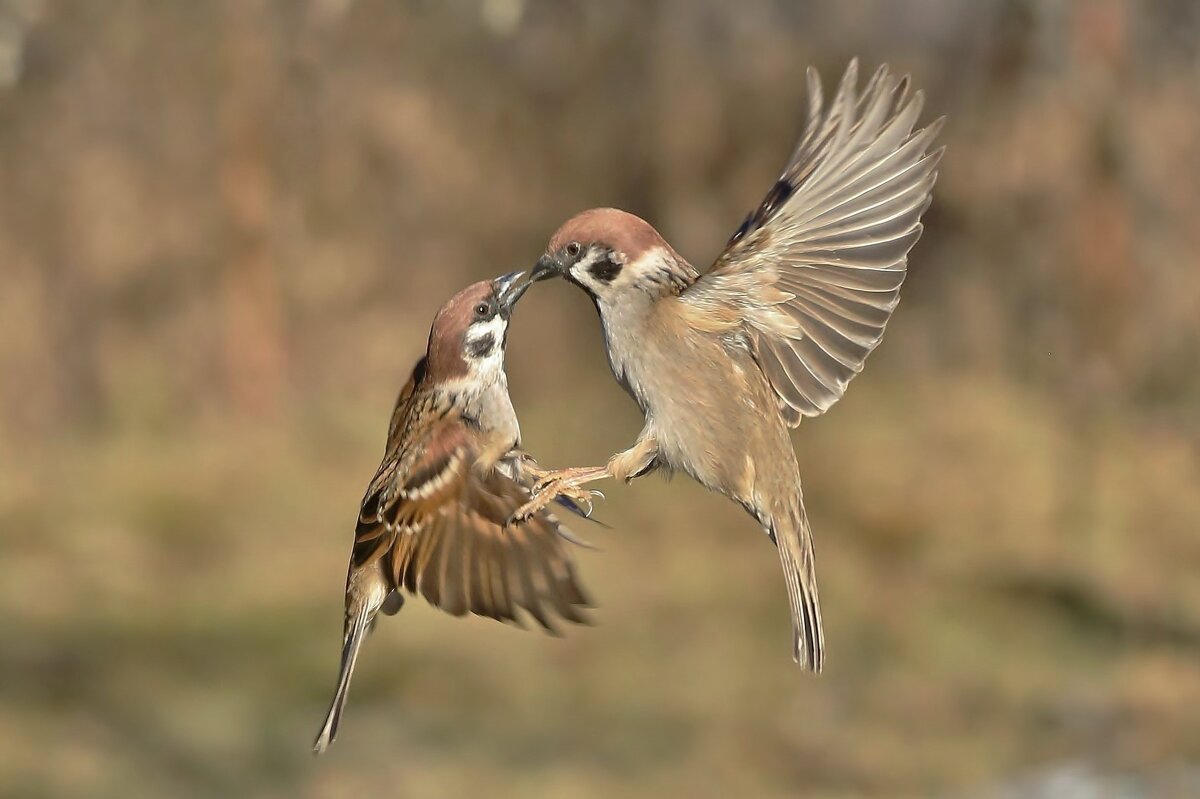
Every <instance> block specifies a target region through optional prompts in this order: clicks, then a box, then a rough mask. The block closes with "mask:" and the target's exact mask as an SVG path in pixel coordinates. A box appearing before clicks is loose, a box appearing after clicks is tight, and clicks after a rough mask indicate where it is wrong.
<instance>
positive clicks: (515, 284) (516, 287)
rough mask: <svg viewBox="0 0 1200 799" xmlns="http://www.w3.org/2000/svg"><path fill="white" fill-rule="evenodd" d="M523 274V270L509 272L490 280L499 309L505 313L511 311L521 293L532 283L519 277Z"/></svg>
mask: <svg viewBox="0 0 1200 799" xmlns="http://www.w3.org/2000/svg"><path fill="white" fill-rule="evenodd" d="M524 275H525V273H524V272H509V273H508V274H507V275H501V276H500V277H498V278H496V279H495V280H493V281H492V290H493V291H495V292H496V299H497V301H499V303H500V309H501V310H502V311H504V313H505V314H509V313H512V308H513V306H514V305H516V304H517V300H519V299H521V295H522V294H524V293H525V291H526V290H527V289H528V288H529V287H530V286H531V285H533V281H532V280H530V279H526V280H522V279H521V278H522V277H523V276H524Z"/></svg>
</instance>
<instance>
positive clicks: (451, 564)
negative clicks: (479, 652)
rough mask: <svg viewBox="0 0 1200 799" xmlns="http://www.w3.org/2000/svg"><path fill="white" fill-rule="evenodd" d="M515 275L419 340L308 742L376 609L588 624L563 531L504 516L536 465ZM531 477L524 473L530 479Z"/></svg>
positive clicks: (540, 519) (544, 516)
mask: <svg viewBox="0 0 1200 799" xmlns="http://www.w3.org/2000/svg"><path fill="white" fill-rule="evenodd" d="M519 277H520V273H514V274H511V275H505V276H504V277H501V278H498V279H496V280H494V281H491V282H482V283H476V284H474V285H472V286H469V287H467V288H466V289H464V290H462V291H461V292H459V293H458V294H456V295H455V296H454V297H453V298H451V300H450V301H449V302H447V303H446V305H445V306H443V307H442V309H441V310H440V311H439V312H438V314H437V317H436V318H435V319H434V322H433V328H432V330H431V331H430V333H429V348H428V351H427V353H426V355H425V357H424V358H422V359H421V360H420V361H418V362H417V365H416V368H415V369H413V373H412V377H411V378H410V379H409V381H408V384H407V385H405V387H404V388H403V389H402V390H401V392H400V397H399V399H398V400H397V401H396V408H395V410H394V411H393V412H392V420H391V425H390V426H389V428H388V438H387V449H386V451H385V454H384V456H383V462H382V463H381V464H380V466H379V471H378V472H377V473H376V474H375V478H374V479H373V480H372V481H371V484H370V486H369V487H368V488H367V493H366V496H365V497H364V498H363V501H362V507H361V509H360V511H359V515H358V525H357V528H356V530H355V536H354V548H353V550H352V551H351V554H350V566H349V570H348V574H347V577H346V618H345V627H344V638H343V644H342V660H341V670H340V673H339V675H338V682H337V691H336V692H335V693H334V696H333V703H332V705H331V706H330V708H329V714H328V716H327V717H326V719H325V724H324V725H323V726H322V727H321V731H320V733H319V734H318V735H317V739H316V742H315V743H314V745H313V751H314V752H315V753H318V754H319V753H321V752H323V751H325V749H326V747H328V746H329V744H330V743H331V742H332V741H333V739H334V738H335V737H336V736H337V728H338V721H339V719H340V718H341V713H342V707H343V705H344V703H345V701H346V691H347V689H348V688H349V685H350V677H351V674H352V673H353V671H354V664H355V661H356V660H357V658H358V650H359V647H360V646H361V645H362V642H363V639H364V638H365V637H366V634H367V632H368V630H370V628H371V627H372V626H373V623H374V620H375V617H376V614H377V613H379V612H380V611H381V610H382V611H383V612H384V613H385V614H388V615H391V614H393V613H395V612H397V611H398V610H399V609H400V607H401V605H403V603H404V598H403V595H402V593H401V591H402V590H403V591H407V592H408V593H410V594H417V593H420V594H421V595H423V596H424V597H425V599H427V600H428V601H429V602H430V603H431V604H432V605H435V606H436V607H439V608H441V609H442V610H444V611H446V612H447V613H450V614H451V615H454V616H462V615H464V614H466V613H474V614H477V615H480V616H488V617H490V618H493V619H500V620H508V621H517V620H518V619H517V610H518V609H524V610H525V611H526V612H527V613H528V614H529V615H531V616H532V617H533V618H534V619H536V620H537V622H538V623H539V624H541V625H542V627H544V628H545V629H546V630H547V631H549V632H554V627H553V626H552V624H551V617H552V614H557V615H558V616H561V617H562V618H563V619H566V620H567V621H570V622H576V623H586V622H587V619H586V618H585V616H584V615H583V614H581V612H580V610H581V609H582V608H586V607H588V606H589V604H588V600H587V597H586V595H585V594H584V592H583V589H582V587H581V586H580V584H579V581H578V579H577V577H576V575H575V569H574V566H573V565H572V563H571V560H570V558H569V556H568V553H567V552H566V547H565V546H564V544H563V539H564V538H565V539H566V540H571V541H573V540H575V539H573V538H571V537H570V533H569V531H567V530H566V528H565V527H563V526H561V525H560V524H559V522H558V520H557V519H556V518H555V517H554V516H553V515H551V514H550V513H549V512H547V511H546V510H544V509H541V510H538V511H537V512H536V513H534V514H533V515H531V516H528V518H527V519H526V520H523V522H522V523H520V524H516V525H513V526H509V527H508V529H505V523H506V521H507V520H508V518H509V516H511V515H512V513H513V511H514V510H515V509H516V508H518V507H520V506H521V505H522V503H525V502H527V501H528V500H529V499H530V491H529V487H530V485H532V483H533V477H535V476H536V475H538V474H542V472H540V470H537V469H536V467H535V466H532V465H531V463H530V461H529V460H528V459H527V458H526V457H525V456H523V455H522V454H521V453H519V452H518V451H517V450H516V447H517V445H518V443H519V441H520V430H519V428H518V426H517V416H516V414H515V413H514V412H513V406H512V402H511V400H510V399H509V396H508V382H507V379H506V377H505V373H504V347H505V343H506V334H507V328H508V320H509V315H510V313H511V311H512V306H513V303H515V302H516V300H517V299H518V298H519V297H520V296H521V294H522V293H523V292H524V291H525V289H526V288H527V287H528V285H529V284H528V283H524V284H520V285H518V278H519ZM531 474H532V476H531Z"/></svg>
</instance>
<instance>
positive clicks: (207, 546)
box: [0, 374, 1200, 797]
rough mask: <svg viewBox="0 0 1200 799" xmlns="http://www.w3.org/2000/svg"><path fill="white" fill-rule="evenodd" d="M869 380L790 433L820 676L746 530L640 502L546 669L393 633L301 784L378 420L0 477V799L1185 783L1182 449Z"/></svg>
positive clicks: (52, 457)
mask: <svg viewBox="0 0 1200 799" xmlns="http://www.w3.org/2000/svg"><path fill="white" fill-rule="evenodd" d="M889 380H892V378H891V377H890V376H888V375H886V374H885V376H884V377H883V378H881V379H879V380H876V381H874V383H873V384H872V386H871V387H870V388H867V386H866V385H863V386H860V387H859V390H857V391H854V392H851V394H850V395H849V396H848V397H847V399H846V400H845V402H844V403H843V407H840V408H839V409H838V410H837V411H836V412H835V413H831V414H830V415H829V418H827V419H822V420H818V421H816V422H813V423H806V424H805V425H803V426H802V428H801V430H800V431H799V432H798V434H797V436H796V438H797V442H798V445H799V452H800V454H801V459H802V462H803V466H804V474H805V476H806V478H807V482H806V493H807V497H808V502H809V506H810V508H811V512H812V516H813V521H814V525H815V528H816V531H817V536H818V548H819V563H820V575H821V580H822V598H823V600H824V608H825V612H826V614H827V618H828V635H829V651H830V661H829V666H828V670H827V673H826V674H825V675H824V676H822V677H821V678H819V679H814V678H811V677H808V676H806V675H804V674H802V673H800V672H799V670H798V669H796V667H795V666H794V665H793V664H792V663H791V661H790V658H789V656H788V625H787V619H786V603H785V602H784V599H783V596H782V587H781V585H780V582H779V580H778V576H777V569H778V565H777V562H776V559H775V556H774V553H773V552H772V551H771V549H770V546H769V544H768V542H767V541H766V540H765V538H764V537H763V536H762V535H761V533H760V532H758V531H757V530H756V529H755V526H754V525H753V524H752V523H751V522H750V520H749V519H747V518H745V517H744V515H743V514H742V513H741V511H739V510H737V509H736V508H735V507H733V506H732V505H731V504H730V503H728V502H725V501H723V500H721V499H720V498H718V497H715V496H711V495H708V494H706V493H704V492H703V491H702V490H701V489H699V488H697V487H695V486H694V485H692V484H691V483H690V482H689V481H687V480H686V479H683V478H678V479H676V480H674V481H672V482H670V483H664V482H663V481H661V480H658V479H647V480H642V481H640V482H638V483H636V484H634V485H633V486H630V487H617V488H613V489H612V490H611V491H610V492H609V500H608V501H607V502H605V503H603V504H602V506H601V508H600V511H601V514H602V516H603V517H604V518H605V519H606V520H607V521H608V522H609V523H610V524H612V526H613V529H612V530H602V529H597V528H592V529H588V530H586V531H585V532H586V533H587V534H588V536H589V537H590V538H592V539H593V540H595V542H596V543H597V544H599V545H600V546H601V547H602V549H603V551H600V552H587V551H581V552H580V553H579V560H580V563H581V567H582V571H583V573H584V575H585V577H586V580H587V584H588V585H589V586H590V588H591V590H592V592H593V593H594V596H595V599H596V601H597V604H598V605H599V608H598V611H597V613H596V618H597V620H598V622H599V624H598V626H596V627H594V628H577V629H571V630H569V631H568V635H567V637H565V638H563V639H553V638H548V637H545V636H541V635H539V634H537V633H534V632H521V631H517V630H514V629H511V628H506V627H504V626H502V625H499V624H496V623H494V622H489V621H484V620H477V619H471V620H455V619H452V618H449V617H445V616H442V615H440V614H438V613H436V612H434V611H432V610H430V609H429V608H427V607H425V606H423V605H421V604H420V603H411V604H410V605H409V606H408V607H406V609H405V610H404V612H403V613H402V614H401V615H400V616H398V617H396V618H394V619H388V620H384V622H383V623H382V624H381V625H380V627H379V628H378V630H377V632H376V634H375V635H374V636H373V638H372V640H371V641H370V643H369V646H368V648H367V650H366V653H365V655H364V658H363V660H362V661H361V665H360V669H359V674H358V677H357V680H356V683H355V686H354V689H353V692H352V697H351V701H350V706H349V710H348V712H347V716H346V723H345V726H344V728H343V732H342V736H341V739H340V740H339V741H338V743H337V745H336V746H335V748H334V749H333V750H332V752H331V754H330V755H328V756H327V757H325V758H322V759H320V760H314V759H313V758H311V756H310V755H309V754H308V745H309V741H310V738H311V736H312V734H313V732H314V730H315V728H316V725H317V722H318V720H319V718H320V715H321V713H322V711H323V709H324V707H325V704H326V702H327V700H328V692H329V690H330V689H331V686H332V680H333V671H334V667H335V662H336V655H337V648H338V640H339V634H340V614H341V579H342V574H343V571H342V570H343V567H344V558H345V556H346V547H347V543H348V540H347V539H348V530H349V519H350V518H352V515H353V512H354V508H355V503H356V502H357V499H358V494H359V491H360V489H361V486H362V484H363V481H364V480H365V479H366V478H367V477H369V474H370V471H371V469H372V467H373V466H374V458H375V455H376V448H377V446H378V445H379V444H380V443H381V442H380V441H379V435H380V430H379V428H380V426H381V424H382V420H383V419H384V418H386V408H385V407H383V406H380V407H344V406H338V405H336V404H330V405H326V406H312V407H308V408H307V409H305V410H302V411H299V412H297V413H296V414H295V415H294V416H293V417H292V418H290V419H288V420H286V421H285V422H283V423H281V424H279V425H275V426H271V427H269V428H267V429H252V428H249V427H246V426H239V427H218V426H201V425H197V426H195V427H194V428H193V429H190V430H188V431H187V432H186V433H184V434H175V435H171V436H162V435H154V434H146V433H145V432H144V431H139V430H137V429H131V430H128V431H126V432H124V433H120V434H117V435H116V436H115V437H112V438H106V439H97V440H93V441H84V442H76V443H75V444H72V445H70V446H68V445H66V444H63V445H61V446H59V447H56V448H50V449H41V450H39V451H36V452H25V453H22V457H21V458H20V459H19V460H16V461H14V460H6V461H5V465H4V467H3V468H4V474H3V479H2V480H0V485H3V493H2V494H0V526H2V527H3V529H4V530H5V531H6V534H5V549H6V556H5V557H4V559H3V561H2V563H0V592H2V593H0V609H2V610H0V612H2V613H3V625H4V629H5V630H6V640H7V644H6V646H5V650H4V658H3V662H2V669H3V671H2V677H3V679H2V680H0V685H2V686H3V687H2V688H0V700H2V702H3V705H4V713H3V714H2V715H0V772H2V773H4V774H6V775H7V778H6V786H7V787H6V790H5V793H6V794H7V795H11V796H14V797H15V796H37V795H88V796H161V795H173V796H174V795H197V796H201V795H247V794H255V795H265V796H271V795H289V796H294V795H301V796H342V795H347V794H348V793H350V792H352V791H363V792H366V791H379V790H394V791H397V792H399V793H401V794H402V795H415V796H434V797H436V796H447V797H449V796H462V795H465V794H469V793H477V792H480V791H481V790H486V792H487V793H489V794H491V795H495V796H500V797H503V796H514V797H516V796H528V795H555V796H566V797H575V796H578V797H591V796H596V797H601V796H611V795H614V794H617V793H620V794H622V795H627V796H659V795H664V794H665V795H688V796H727V795H731V794H735V793H740V794H743V795H753V796H790V795H796V794H797V793H800V792H804V793H805V795H812V796H850V795H878V796H928V795H931V794H934V795H943V794H946V793H948V792H951V793H952V792H955V791H966V790H968V789H970V788H972V787H973V786H978V785H980V784H983V783H985V782H987V781H988V780H992V779H996V778H998V777H1000V776H1003V775H1006V774H1013V773H1018V772H1020V771H1022V770H1024V769H1027V768H1030V767H1033V766H1035V765H1037V764H1045V763H1051V764H1052V763H1054V762H1058V761H1072V760H1078V759H1083V760H1086V761H1088V762H1095V763H1099V764H1103V765H1104V766H1105V767H1111V768H1115V769H1129V770H1133V771H1136V772H1139V773H1154V772H1155V770H1157V769H1160V768H1166V767H1168V766H1170V765H1171V764H1177V763H1186V762H1195V761H1196V760H1197V759H1200V717H1197V715H1196V714H1195V713H1194V712H1193V709H1194V708H1195V707H1197V706H1200V705H1198V703H1200V660H1198V658H1197V654H1198V650H1200V617H1198V615H1197V612H1196V610H1195V608H1197V607H1200V603H1198V602H1197V599H1200V597H1197V595H1196V594H1197V592H1198V586H1197V581H1196V580H1195V579H1194V574H1195V569H1196V566H1197V560H1198V559H1200V544H1197V541H1196V539H1195V537H1194V536H1193V535H1192V533H1193V532H1194V531H1193V529H1192V523H1193V522H1194V520H1195V519H1197V518H1200V500H1198V499H1197V495H1196V492H1195V491H1194V486H1195V485H1196V483H1197V480H1198V479H1200V464H1198V463H1197V457H1196V453H1195V452H1194V451H1192V450H1189V448H1188V447H1187V446H1186V445H1185V444H1184V443H1182V442H1181V441H1180V440H1179V439H1178V438H1176V437H1173V436H1171V435H1169V434H1167V433H1166V432H1162V431H1160V432H1157V433H1156V432H1155V431H1154V430H1153V429H1151V428H1149V427H1148V426H1146V425H1139V424H1138V423H1137V421H1136V420H1135V419H1132V418H1131V417H1129V416H1128V415H1114V416H1112V417H1109V418H1102V419H1093V420H1089V421H1087V422H1086V423H1085V422H1081V421H1080V420H1078V419H1072V418H1071V417H1070V416H1069V415H1068V414H1065V413H1063V412H1062V409H1061V408H1060V407H1058V405H1057V404H1056V403H1054V402H1051V401H1049V400H1048V399H1047V397H1046V396H1043V395H1039V394H1038V393H1037V392H1036V391H1027V392H1018V391H1016V390H1015V389H1014V388H1013V387H1012V385H1011V384H1006V383H1003V382H998V381H995V380H992V379H989V378H988V377H987V376H986V375H961V376H959V377H951V376H947V377H946V379H945V381H944V382H943V384H941V385H937V386H934V385H911V384H908V383H906V382H902V381H894V382H888V381H889ZM864 382H865V381H864ZM597 385H600V384H599V383H597ZM609 388H612V387H611V386H610V387H609ZM617 391H618V390H617V389H615V388H613V389H612V393H610V392H608V391H607V389H604V390H601V389H597V391H595V392H593V393H591V394H588V395H586V396H588V397H592V399H584V400H582V402H583V403H584V405H583V407H580V406H579V405H574V406H572V407H573V408H575V410H576V411H578V412H579V413H581V414H585V415H586V414H587V413H589V412H590V411H591V410H592V409H590V408H588V407H587V405H586V403H587V402H589V401H590V402H594V403H595V404H596V410H597V411H601V410H602V409H603V408H604V407H607V406H608V405H609V403H611V402H613V401H623V400H616V397H617V393H616V392H617ZM535 404H536V403H535ZM947 405H952V406H953V407H955V408H956V409H957V410H956V413H954V414H946V413H944V412H943V409H944V408H945V407H946V406H947ZM537 418H539V419H540V418H548V421H547V422H546V423H545V424H536V423H535V424H534V425H532V429H527V431H526V438H527V440H528V441H529V443H530V445H531V446H533V447H535V448H536V447H537V443H538V440H539V439H543V438H544V439H545V440H546V442H547V446H545V447H543V449H547V450H550V451H551V452H552V453H553V455H554V456H555V457H559V456H561V455H562V454H563V452H562V451H561V450H565V449H567V448H569V447H579V448H582V449H583V450H584V451H585V452H586V451H595V452H600V451H602V450H603V449H604V448H605V447H609V448H611V447H613V446H619V444H620V441H619V440H618V434H615V433H614V432H613V431H612V430H611V429H602V430H600V431H597V432H596V433H595V434H594V437H593V438H592V439H591V440H589V439H588V438H587V437H586V436H585V437H584V440H583V441H582V442H581V443H577V444H571V443H566V442H563V441H562V440H561V439H558V438H557V436H556V435H555V434H554V432H555V431H554V429H553V427H554V425H555V424H559V423H561V422H555V421H553V419H554V417H552V416H550V417H542V416H538V417H537Z"/></svg>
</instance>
